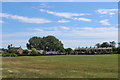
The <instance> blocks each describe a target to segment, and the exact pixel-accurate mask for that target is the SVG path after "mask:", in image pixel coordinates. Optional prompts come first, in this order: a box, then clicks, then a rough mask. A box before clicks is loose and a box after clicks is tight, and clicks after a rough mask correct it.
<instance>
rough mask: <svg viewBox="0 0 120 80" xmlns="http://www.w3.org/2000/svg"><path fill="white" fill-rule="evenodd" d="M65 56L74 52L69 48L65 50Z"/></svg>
mask: <svg viewBox="0 0 120 80" xmlns="http://www.w3.org/2000/svg"><path fill="white" fill-rule="evenodd" d="M65 52H66V54H74V51H73V50H72V49H71V48H67V49H65Z"/></svg>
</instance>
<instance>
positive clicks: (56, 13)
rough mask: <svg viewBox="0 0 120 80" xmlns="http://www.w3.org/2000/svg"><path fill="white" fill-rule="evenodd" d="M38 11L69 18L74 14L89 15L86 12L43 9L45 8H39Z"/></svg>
mask: <svg viewBox="0 0 120 80" xmlns="http://www.w3.org/2000/svg"><path fill="white" fill-rule="evenodd" d="M40 11H41V12H46V13H48V14H52V15H56V16H60V17H64V18H71V17H74V16H83V15H90V14H86V13H68V12H54V11H49V10H45V9H40Z"/></svg>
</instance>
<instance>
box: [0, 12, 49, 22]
mask: <svg viewBox="0 0 120 80" xmlns="http://www.w3.org/2000/svg"><path fill="white" fill-rule="evenodd" d="M0 17H4V18H11V19H16V20H20V21H22V22H25V23H50V22H51V21H50V20H47V19H42V18H28V17H24V16H18V15H11V14H6V13H0Z"/></svg>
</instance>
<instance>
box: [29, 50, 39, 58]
mask: <svg viewBox="0 0 120 80" xmlns="http://www.w3.org/2000/svg"><path fill="white" fill-rule="evenodd" d="M30 55H31V56H36V55H38V51H37V50H36V49H35V48H32V51H31V53H30Z"/></svg>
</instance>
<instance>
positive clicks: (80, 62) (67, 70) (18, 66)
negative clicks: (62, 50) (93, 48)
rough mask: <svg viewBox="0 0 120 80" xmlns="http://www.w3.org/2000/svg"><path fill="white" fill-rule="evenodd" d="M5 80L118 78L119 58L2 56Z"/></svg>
mask: <svg viewBox="0 0 120 80" xmlns="http://www.w3.org/2000/svg"><path fill="white" fill-rule="evenodd" d="M2 71H3V75H2V77H3V78H117V76H118V55H60V56H59V55H57V56H21V57H3V69H2Z"/></svg>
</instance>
